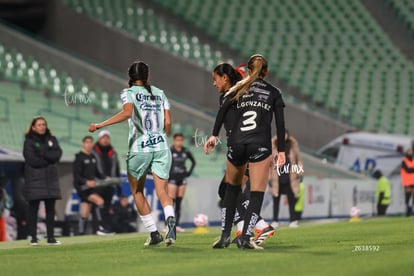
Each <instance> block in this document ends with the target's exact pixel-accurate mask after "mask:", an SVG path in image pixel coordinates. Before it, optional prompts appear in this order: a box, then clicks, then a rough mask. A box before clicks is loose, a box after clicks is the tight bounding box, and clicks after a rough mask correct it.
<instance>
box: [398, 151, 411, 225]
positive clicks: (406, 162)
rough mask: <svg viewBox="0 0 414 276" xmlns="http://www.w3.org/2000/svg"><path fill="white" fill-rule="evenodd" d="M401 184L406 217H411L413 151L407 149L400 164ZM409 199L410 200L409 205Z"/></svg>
mask: <svg viewBox="0 0 414 276" xmlns="http://www.w3.org/2000/svg"><path fill="white" fill-rule="evenodd" d="M400 174H401V182H402V185H403V186H404V189H405V205H406V207H407V209H406V210H407V211H406V215H407V217H408V216H411V213H412V204H413V202H414V156H413V149H412V148H411V149H408V150H407V152H406V154H405V156H404V157H403V159H402V163H401V171H400ZM410 198H411V199H412V201H411V205H410Z"/></svg>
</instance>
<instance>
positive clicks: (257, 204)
mask: <svg viewBox="0 0 414 276" xmlns="http://www.w3.org/2000/svg"><path fill="white" fill-rule="evenodd" d="M263 198H264V192H250V203H249V207H247V210H246V215H245V217H244V226H243V232H242V238H243V239H244V240H246V241H248V240H249V239H250V237H251V236H252V235H253V229H254V227H255V226H256V223H257V222H258V221H259V220H260V210H261V208H262V203H263Z"/></svg>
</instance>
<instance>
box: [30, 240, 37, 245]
mask: <svg viewBox="0 0 414 276" xmlns="http://www.w3.org/2000/svg"><path fill="white" fill-rule="evenodd" d="M30 245H31V246H38V245H39V240H38V239H32V240H31V241H30Z"/></svg>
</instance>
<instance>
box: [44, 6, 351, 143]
mask: <svg viewBox="0 0 414 276" xmlns="http://www.w3.org/2000/svg"><path fill="white" fill-rule="evenodd" d="M48 9H49V11H48V13H47V14H48V15H49V18H48V19H47V20H46V22H47V23H46V27H45V30H44V32H43V35H44V36H45V37H47V39H49V40H51V41H53V42H54V43H55V44H57V45H59V46H60V47H63V48H66V49H70V51H73V52H75V53H78V54H80V55H82V56H87V57H88V58H91V59H93V60H95V61H96V62H98V63H99V64H103V65H104V66H107V67H109V68H111V70H115V71H116V72H122V73H123V72H125V71H126V69H127V67H128V65H129V64H130V63H131V61H133V60H135V59H137V58H140V59H143V60H145V61H146V62H148V63H149V64H150V65H151V70H152V76H151V78H152V82H153V83H154V84H156V85H157V86H160V87H161V88H163V89H166V90H167V91H168V92H170V93H173V94H174V95H177V96H179V97H181V98H183V99H185V100H186V101H187V102H190V103H195V104H197V105H199V106H203V107H206V108H209V109H210V110H214V111H215V110H217V105H218V96H217V92H216V91H215V89H214V87H213V86H212V79H211V73H210V72H209V71H208V70H206V69H205V68H201V67H199V66H197V65H195V64H193V63H191V62H189V61H187V60H185V59H183V58H180V57H177V56H174V55H172V54H169V53H167V52H165V51H163V50H161V49H158V48H156V47H154V46H152V45H149V44H144V43H139V42H138V41H137V40H136V39H135V38H134V37H132V36H131V35H130V34H128V33H127V32H124V31H122V30H116V29H113V28H107V27H106V26H105V25H104V24H103V23H101V22H98V21H96V20H93V19H91V18H89V17H87V16H84V15H82V14H79V13H77V12H76V11H74V10H73V9H70V8H68V7H66V6H64V5H63V4H62V3H61V1H49V5H48ZM62 30H64V31H62ZM241 62H244V61H240V63H241ZM115 91H117V90H115ZM284 93H285V94H287V93H289V91H284ZM286 121H287V127H288V128H289V129H290V132H291V134H292V135H294V136H296V137H297V138H298V140H299V141H300V143H301V145H303V146H305V147H307V148H310V149H314V150H316V149H319V148H320V147H321V146H323V145H325V144H326V143H328V142H329V141H330V140H332V139H333V138H335V137H337V136H339V135H341V134H343V133H344V132H347V131H349V130H350V129H351V127H350V126H348V125H346V124H343V123H340V122H338V121H336V120H333V119H331V118H329V117H327V116H325V115H322V114H321V113H319V112H318V111H312V110H308V109H305V108H302V107H301V106H298V105H294V104H290V103H287V108H286Z"/></svg>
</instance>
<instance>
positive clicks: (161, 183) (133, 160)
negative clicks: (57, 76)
mask: <svg viewBox="0 0 414 276" xmlns="http://www.w3.org/2000/svg"><path fill="white" fill-rule="evenodd" d="M128 75H129V82H128V84H129V88H127V89H124V90H123V91H122V92H121V99H122V103H123V108H122V111H120V112H119V113H118V114H116V115H114V116H113V117H111V118H109V119H108V120H106V121H104V122H101V123H98V124H91V125H90V126H89V131H90V132H94V131H95V130H97V129H100V128H103V127H106V126H109V125H112V124H117V123H120V122H122V121H125V120H127V119H128V122H129V137H128V147H129V151H128V158H127V170H128V181H129V183H130V186H131V192H132V194H133V196H134V199H135V204H136V206H137V209H138V212H139V214H140V217H141V220H142V222H143V224H144V226H145V228H146V229H147V230H148V231H149V232H150V236H149V238H148V240H147V241H146V243H145V245H147V246H148V245H156V244H159V243H161V242H162V241H163V238H162V236H161V234H160V233H159V232H158V230H157V227H156V224H155V221H154V219H153V217H152V216H151V209H150V206H149V204H148V202H147V200H146V198H145V196H144V193H143V191H144V183H145V179H146V174H147V172H148V171H151V172H152V175H153V177H154V185H155V190H156V193H157V197H158V199H159V200H160V202H161V205H162V207H163V208H164V214H165V217H166V218H167V219H166V225H167V234H166V236H165V243H166V245H167V246H170V245H172V244H174V243H175V240H176V220H175V216H174V208H173V206H172V200H171V198H170V197H169V196H168V194H167V184H168V176H169V171H170V167H171V152H170V148H169V145H168V141H167V135H169V134H170V130H171V116H170V104H169V102H168V99H167V97H166V96H165V94H164V92H163V91H162V90H160V89H158V88H157V87H155V86H151V85H149V83H148V75H149V67H148V65H147V64H145V63H144V62H142V61H136V62H134V63H132V64H131V66H130V67H129V70H128Z"/></svg>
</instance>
